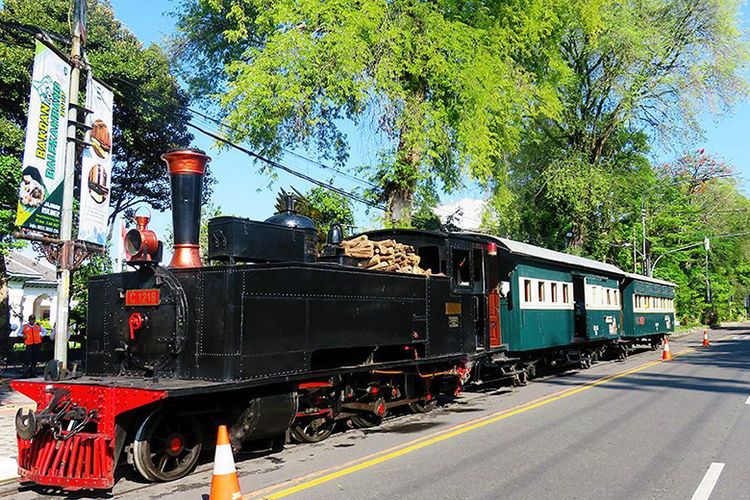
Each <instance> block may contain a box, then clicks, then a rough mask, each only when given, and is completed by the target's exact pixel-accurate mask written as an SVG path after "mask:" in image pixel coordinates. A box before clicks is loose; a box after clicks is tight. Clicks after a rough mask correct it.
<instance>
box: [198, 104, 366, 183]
mask: <svg viewBox="0 0 750 500" xmlns="http://www.w3.org/2000/svg"><path fill="white" fill-rule="evenodd" d="M187 110H188V111H190V112H191V113H193V114H195V115H198V116H200V117H202V118H203V119H205V120H208V121H210V122H213V123H215V124H216V125H219V126H220V127H225V128H227V129H229V130H233V131H235V132H242V130H240V129H238V128H237V127H233V126H231V125H228V124H227V123H224V122H222V121H221V120H219V119H218V118H214V117H213V116H211V115H209V114H207V113H204V112H202V111H198V110H197V109H195V108H191V107H188V108H187ZM282 150H283V151H284V152H285V153H287V154H290V155H292V156H296V157H297V158H299V159H301V160H304V161H308V162H310V163H312V164H313V165H317V166H319V167H321V168H324V169H327V170H331V171H333V172H336V173H337V174H339V175H341V176H343V177H347V178H348V179H351V180H353V181H355V182H359V183H360V184H364V185H366V186H370V187H372V188H377V187H378V186H377V185H376V184H374V183H372V182H370V181H368V180H366V179H362V178H361V177H357V176H356V175H352V174H350V173H347V172H344V171H342V170H340V169H338V168H336V167H332V166H331V165H328V164H325V163H323V162H321V161H318V160H315V159H313V158H309V157H307V156H305V155H303V154H300V153H298V152H296V151H293V150H291V149H287V148H282Z"/></svg>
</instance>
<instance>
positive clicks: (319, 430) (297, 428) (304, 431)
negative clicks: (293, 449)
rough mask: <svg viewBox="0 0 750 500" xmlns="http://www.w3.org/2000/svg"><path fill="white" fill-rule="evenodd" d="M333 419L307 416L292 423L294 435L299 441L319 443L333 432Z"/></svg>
mask: <svg viewBox="0 0 750 500" xmlns="http://www.w3.org/2000/svg"><path fill="white" fill-rule="evenodd" d="M333 425H334V422H333V420H329V419H327V418H313V419H310V418H305V419H303V420H297V421H295V422H294V424H292V437H293V438H294V440H295V441H297V442H298V443H319V442H321V441H323V440H324V439H326V438H328V436H330V435H331V433H332V432H333Z"/></svg>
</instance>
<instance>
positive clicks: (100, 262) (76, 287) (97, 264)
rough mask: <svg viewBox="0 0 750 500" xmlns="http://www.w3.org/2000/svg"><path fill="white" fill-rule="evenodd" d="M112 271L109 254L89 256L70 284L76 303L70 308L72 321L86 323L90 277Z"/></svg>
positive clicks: (72, 297)
mask: <svg viewBox="0 0 750 500" xmlns="http://www.w3.org/2000/svg"><path fill="white" fill-rule="evenodd" d="M109 272H112V261H111V259H110V258H109V255H108V254H97V255H94V256H92V257H91V258H89V259H88V260H87V261H86V262H85V263H84V264H83V265H82V266H81V267H79V268H78V269H77V270H76V272H75V273H73V281H72V282H71V284H70V299H71V302H74V303H75V305H74V306H73V307H72V308H71V309H70V322H71V323H78V324H79V325H85V324H86V307H87V306H88V298H89V290H88V283H89V278H92V277H94V276H98V275H100V274H104V273H109Z"/></svg>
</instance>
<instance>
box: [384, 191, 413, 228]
mask: <svg viewBox="0 0 750 500" xmlns="http://www.w3.org/2000/svg"><path fill="white" fill-rule="evenodd" d="M387 195H388V213H389V214H390V218H391V224H392V225H393V226H395V227H397V226H403V227H409V226H411V212H412V202H413V198H414V190H413V189H407V188H396V189H393V190H391V191H390V192H388V193H387Z"/></svg>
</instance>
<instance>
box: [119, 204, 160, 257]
mask: <svg viewBox="0 0 750 500" xmlns="http://www.w3.org/2000/svg"><path fill="white" fill-rule="evenodd" d="M135 221H136V227H135V228H134V229H131V230H130V231H128V232H127V233H126V234H125V238H124V240H123V244H124V245H123V246H124V248H125V254H126V255H127V256H128V261H129V262H137V261H154V260H158V259H157V256H159V255H160V253H161V252H160V251H159V247H160V245H159V238H158V237H157V236H156V233H155V232H153V231H151V230H150V229H148V222H149V217H148V216H145V215H136V216H135ZM158 258H159V259H160V258H161V257H160V256H159V257H158Z"/></svg>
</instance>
